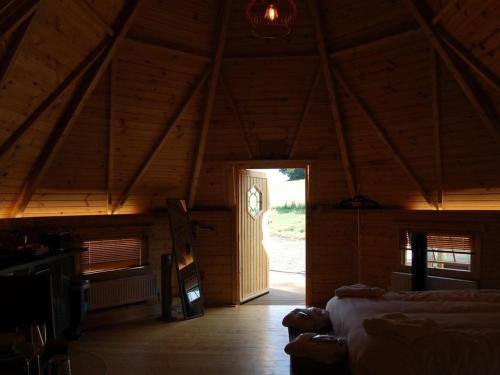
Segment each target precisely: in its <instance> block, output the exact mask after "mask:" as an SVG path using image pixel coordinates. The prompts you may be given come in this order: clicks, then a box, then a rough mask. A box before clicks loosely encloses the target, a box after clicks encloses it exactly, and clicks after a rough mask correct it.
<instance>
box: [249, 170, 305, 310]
mask: <svg viewBox="0 0 500 375" xmlns="http://www.w3.org/2000/svg"><path fill="white" fill-rule="evenodd" d="M248 173H259V174H262V175H265V176H266V177H267V191H266V193H267V195H268V196H267V197H263V199H267V200H268V201H267V202H262V203H261V204H262V207H264V208H265V210H263V212H262V244H263V248H264V251H265V253H266V254H267V259H268V265H269V268H268V283H269V284H268V293H267V294H263V295H261V296H259V297H257V298H253V299H250V300H249V301H247V302H246V303H248V304H259V305H304V304H305V270H306V264H305V259H306V254H305V251H306V246H305V242H306V241H305V239H306V183H305V181H306V180H305V177H306V176H305V170H304V169H302V168H297V169H253V170H249V171H248ZM252 188H253V185H252V184H251V183H250V184H247V185H246V190H247V194H246V196H243V194H242V197H241V199H246V200H247V206H248V207H250V210H251V209H252V208H251V206H252V204H254V203H255V202H251V199H253V198H252V196H251V194H252V193H251V189H252ZM249 192H250V195H249ZM242 193H243V191H242ZM242 214H245V215H248V210H247V212H244V211H243V210H242ZM240 230H241V231H243V232H245V226H242V227H241V229H240ZM240 235H241V238H243V239H245V238H246V239H247V240H248V238H249V237H248V236H249V235H250V236H251V235H252V234H251V233H248V231H247V233H240ZM258 240H259V241H260V239H258ZM242 260H243V261H244V259H242Z"/></svg>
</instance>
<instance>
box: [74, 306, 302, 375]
mask: <svg viewBox="0 0 500 375" xmlns="http://www.w3.org/2000/svg"><path fill="white" fill-rule="evenodd" d="M295 307H296V306H283V305H282V306H249V305H243V306H239V307H225V308H212V309H207V311H206V314H205V316H204V317H202V318H200V319H193V320H189V321H182V322H173V323H165V322H160V321H146V322H140V323H131V324H127V325H120V326H114V327H110V328H105V329H99V330H94V331H90V332H88V333H87V335H86V336H85V337H83V338H82V339H81V340H80V341H79V342H75V343H73V344H72V346H71V350H72V352H74V353H77V354H78V356H77V357H76V358H75V361H72V370H73V374H74V375H80V374H89V375H104V374H109V375H114V374H120V375H128V374H130V375H139V374H151V375H156V374H162V375H166V374H203V375H208V374H235V375H239V374H255V375H257V374H258V375H265V374H287V375H288V374H289V373H290V369H289V358H288V356H287V355H286V354H285V353H284V351H283V347H284V346H285V344H286V343H287V342H288V332H287V330H286V328H284V327H283V326H282V325H281V321H282V319H283V316H284V315H285V314H286V313H288V312H289V311H290V310H291V309H293V308H295ZM101 369H102V370H101Z"/></svg>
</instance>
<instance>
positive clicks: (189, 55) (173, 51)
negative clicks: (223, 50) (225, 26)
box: [125, 36, 212, 63]
mask: <svg viewBox="0 0 500 375" xmlns="http://www.w3.org/2000/svg"><path fill="white" fill-rule="evenodd" d="M125 40H126V41H127V42H130V43H136V44H139V45H142V46H145V47H149V48H158V49H161V50H163V51H165V52H168V53H171V54H174V55H178V56H181V57H185V58H187V59H191V60H198V61H200V62H204V63H211V62H212V59H211V58H210V57H208V56H203V55H197V54H194V53H191V52H186V51H183V50H180V49H178V48H174V47H170V46H167V45H165V44H163V43H162V44H159V43H151V42H146V41H144V40H140V39H137V38H135V37H131V36H127V37H126V38H125Z"/></svg>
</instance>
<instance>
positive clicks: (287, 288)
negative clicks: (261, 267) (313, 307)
mask: <svg viewBox="0 0 500 375" xmlns="http://www.w3.org/2000/svg"><path fill="white" fill-rule="evenodd" d="M269 286H270V288H269V293H268V294H265V295H263V296H262V297H259V298H255V299H253V300H251V301H249V302H247V303H246V304H248V305H304V304H305V300H306V296H305V294H306V290H305V289H306V278H305V275H304V274H299V273H287V272H275V271H270V272H269Z"/></svg>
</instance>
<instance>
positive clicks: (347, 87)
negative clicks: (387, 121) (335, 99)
mask: <svg viewBox="0 0 500 375" xmlns="http://www.w3.org/2000/svg"><path fill="white" fill-rule="evenodd" d="M332 71H333V74H334V75H335V77H336V78H337V80H338V82H339V83H340V84H341V85H342V87H343V88H344V90H345V92H346V93H347V95H349V97H350V98H351V99H352V100H353V101H354V103H355V104H356V106H357V107H358V109H359V110H360V111H361V113H362V114H363V116H364V117H365V118H366V120H367V121H368V122H369V123H370V124H371V125H372V127H373V128H374V129H375V131H376V133H377V134H378V136H379V137H380V139H381V140H382V141H383V142H384V144H385V145H386V146H387V148H388V149H389V150H390V151H391V153H392V155H393V157H394V159H396V161H397V162H398V163H399V165H400V166H401V168H402V169H403V170H404V172H405V173H406V174H407V175H408V177H409V178H410V179H411V180H412V181H413V183H414V184H415V186H417V188H418V190H419V191H420V193H421V194H422V196H423V197H424V199H425V200H426V201H427V203H429V204H430V205H431V206H435V204H434V202H433V201H432V199H431V196H430V194H429V193H428V192H427V190H426V189H425V187H424V185H423V183H422V182H421V181H420V179H419V178H418V177H417V175H416V173H415V172H414V171H413V169H412V168H411V167H410V165H409V164H408V162H407V161H406V160H405V159H404V157H403V155H402V154H401V152H399V150H398V149H397V147H396V145H395V144H394V143H393V142H392V141H391V140H390V139H389V137H388V135H387V133H386V131H385V130H384V128H383V127H382V126H381V125H380V124H379V123H378V121H377V120H376V119H375V117H374V116H373V114H372V113H371V111H370V110H369V109H368V107H367V106H366V104H365V103H364V102H363V101H362V100H361V98H360V97H359V96H358V95H357V94H356V93H354V91H353V90H352V89H351V87H350V85H349V84H348V83H347V81H346V80H345V78H344V77H343V75H342V74H341V73H340V71H339V70H338V69H336V68H335V67H333V66H332Z"/></svg>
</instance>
